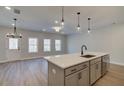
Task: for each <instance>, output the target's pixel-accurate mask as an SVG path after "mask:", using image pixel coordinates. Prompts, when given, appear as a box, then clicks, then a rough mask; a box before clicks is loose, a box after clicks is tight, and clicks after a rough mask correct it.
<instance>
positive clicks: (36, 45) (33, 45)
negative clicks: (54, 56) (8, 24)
mask: <svg viewBox="0 0 124 93" xmlns="http://www.w3.org/2000/svg"><path fill="white" fill-rule="evenodd" d="M31 39H35V40H36V44H32V45H31V44H30V40H31ZM30 47H33V48H34V47H36V51H31V50H30ZM28 53H38V38H35V37H30V38H28Z"/></svg>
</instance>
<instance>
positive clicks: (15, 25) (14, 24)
mask: <svg viewBox="0 0 124 93" xmlns="http://www.w3.org/2000/svg"><path fill="white" fill-rule="evenodd" d="M14 21H15V24H14V34H17V32H16V21H17V19H16V18H14Z"/></svg>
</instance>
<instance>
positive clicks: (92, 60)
mask: <svg viewBox="0 0 124 93" xmlns="http://www.w3.org/2000/svg"><path fill="white" fill-rule="evenodd" d="M84 55H93V56H92V57H81V55H80V54H79V53H77V54H65V55H57V56H49V57H44V58H45V59H47V61H48V85H50V86H59V85H62V86H70V85H73V86H78V85H82V86H83V85H92V84H94V83H95V82H96V81H97V80H98V79H100V78H101V77H102V76H103V75H104V74H105V73H106V72H107V69H108V66H109V54H108V53H98V52H87V53H85V54H84Z"/></svg>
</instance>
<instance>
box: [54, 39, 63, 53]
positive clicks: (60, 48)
mask: <svg viewBox="0 0 124 93" xmlns="http://www.w3.org/2000/svg"><path fill="white" fill-rule="evenodd" d="M57 40H59V41H60V49H59V50H58V49H56V41H57ZM55 51H62V42H61V40H60V39H55Z"/></svg>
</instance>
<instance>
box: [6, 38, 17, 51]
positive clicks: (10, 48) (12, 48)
mask: <svg viewBox="0 0 124 93" xmlns="http://www.w3.org/2000/svg"><path fill="white" fill-rule="evenodd" d="M12 39H13V40H14V39H15V40H17V41H16V47H15V48H11V47H10V46H11V44H10V43H11V40H12ZM8 48H9V50H18V49H19V40H18V39H17V38H9V46H8Z"/></svg>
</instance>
